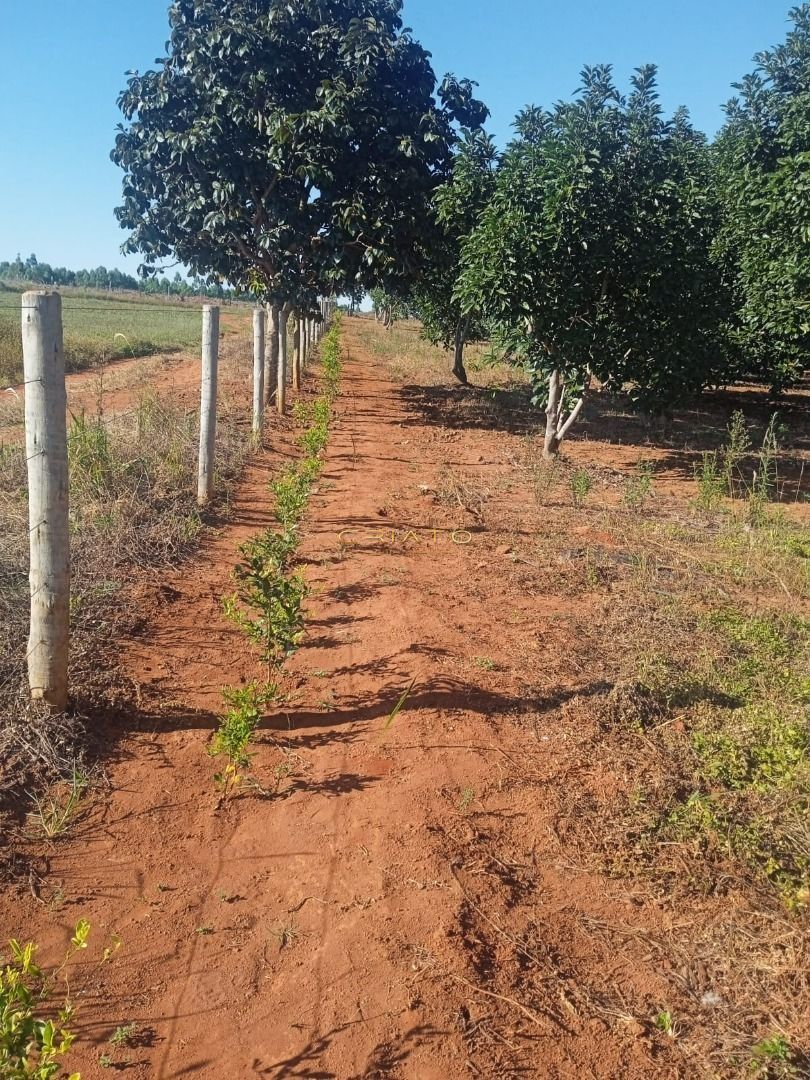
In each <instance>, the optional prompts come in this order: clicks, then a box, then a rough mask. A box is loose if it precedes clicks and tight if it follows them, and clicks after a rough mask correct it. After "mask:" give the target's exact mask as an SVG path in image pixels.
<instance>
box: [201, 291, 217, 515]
mask: <svg viewBox="0 0 810 1080" xmlns="http://www.w3.org/2000/svg"><path fill="white" fill-rule="evenodd" d="M202 319H203V332H202V385H201V391H200V458H199V464H198V471H197V502H198V503H199V505H200V506H205V505H206V503H208V502H210V501H211V496H212V495H213V493H214V452H215V448H216V438H217V363H218V360H219V308H218V307H212V306H211V305H209V304H206V305H205V306H204V307H203V309H202Z"/></svg>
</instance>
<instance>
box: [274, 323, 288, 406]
mask: <svg viewBox="0 0 810 1080" xmlns="http://www.w3.org/2000/svg"><path fill="white" fill-rule="evenodd" d="M289 318H290V306H289V304H285V305H284V307H283V308H281V310H280V312H279V317H278V369H277V372H276V410H277V411H278V413H279V414H280V415H281V416H283V415H284V413H285V412H286V411H287V323H288V321H289Z"/></svg>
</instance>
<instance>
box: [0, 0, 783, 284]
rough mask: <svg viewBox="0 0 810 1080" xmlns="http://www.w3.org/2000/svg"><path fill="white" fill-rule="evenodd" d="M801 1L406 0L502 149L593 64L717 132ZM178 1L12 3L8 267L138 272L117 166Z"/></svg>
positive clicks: (6, 115) (0, 238)
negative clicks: (129, 88) (637, 82)
mask: <svg viewBox="0 0 810 1080" xmlns="http://www.w3.org/2000/svg"><path fill="white" fill-rule="evenodd" d="M791 6H792V0H501V2H500V3H493V2H492V0H405V21H406V24H407V25H409V26H411V27H412V28H413V30H414V32H415V34H416V36H417V37H418V38H419V39H420V40H421V41H422V42H423V44H424V45H425V46H426V47H427V48H428V49H429V50H430V51H431V52H432V53H433V57H434V66H435V68H436V71H437V74H439V75H440V76H441V75H442V74H443V73H444V72H445V71H453V72H454V73H455V74H457V75H459V76H467V77H469V78H472V79H475V80H477V81H478V82H479V83H480V95H481V96H482V97H483V99H484V100H485V101H486V102H487V104H488V105H489V107H490V109H491V110H492V119H491V121H490V124H489V127H490V130H491V131H492V132H493V133H494V134H495V136H496V137H497V138H498V140H499V141H500V142H503V141H504V140H505V139H506V138H507V137H508V135H509V126H510V124H511V121H512V119H513V117H514V114H515V113H516V112H517V110H518V109H519V108H521V107H522V106H523V105H526V104H529V103H534V104H538V105H549V104H551V103H553V102H554V101H556V100H558V99H559V98H563V97H568V96H570V95H571V93H572V91H573V90H574V89H575V87H576V85H577V82H578V73H579V71H580V69H581V68H582V66H583V65H584V64H594V63H599V62H608V63H612V64H613V65H614V67H615V69H616V73H617V77H618V78H619V80H620V83H621V85H626V80H627V77H628V76H629V74H630V72H631V71H632V69H633V68H634V67H636V66H638V65H639V64H642V63H647V62H654V63H657V64H658V65H659V68H660V82H661V96H662V101H663V103H664V105H665V107H666V108H667V109H668V110H672V109H674V108H675V107H676V106H677V105H680V104H683V105H686V106H688V108H689V109H690V111H691V113H692V116H693V119H694V122H695V124H696V125H697V126H698V127H700V128H702V129H703V130H704V131H707V132H708V133H710V134H712V133H714V132H715V131H716V129H717V128H718V127H719V126H720V124H721V123H722V112H721V106H722V104H723V103H724V102H725V101H726V100H727V99H728V98H729V96H730V94H731V89H730V87H731V83H732V82H734V81H736V80H737V79H739V78H740V77H741V76H742V75H743V74H744V73H745V72H747V71H749V70H750V69H751V67H752V64H751V58H752V56H753V54H754V53H755V52H757V51H758V50H760V49H763V48H767V47H768V46H770V45H773V44H776V43H777V42H779V41H781V40H782V39H783V38H784V35H785V32H786V29H787V13H788V10H789V8H790V7H791ZM167 7H168V3H167V0H37V2H36V3H35V4H34V5H33V6H32V5H31V3H30V0H2V3H1V4H0V259H3V258H13V257H14V256H15V254H16V253H17V252H18V251H19V252H20V253H21V254H22V256H23V258H25V257H26V256H27V255H29V254H30V253H31V252H35V253H36V255H37V256H38V257H39V259H40V260H42V261H47V262H51V263H54V264H59V265H66V266H70V267H72V268H79V267H81V266H98V265H101V264H103V265H105V266H108V267H111V266H120V267H122V268H124V267H128V268H129V269H130V270H133V269H134V267H135V266H137V262H138V260H137V259H132V258H131V259H129V260H126V261H125V260H124V259H123V257H122V256H121V255H120V253H119V246H120V244H121V241H122V239H123V235H124V234H123V233H122V232H121V231H120V230H119V228H118V225H117V223H116V221H115V219H114V217H113V207H114V206H115V205H116V203H117V201H118V194H119V189H120V175H119V172H118V170H117V169H116V168H115V167H114V166H113V165H112V164H111V162H110V160H109V151H110V148H111V146H112V142H113V137H114V129H115V125H116V123H117V121H118V112H117V108H116V104H115V101H116V97H117V94H118V91H119V90H120V89H121V87H122V86H123V83H124V72H125V70H126V69H127V68H139V69H141V70H143V69H144V68H146V67H148V66H150V65H151V64H152V62H153V60H154V58H155V57H156V56H159V55H160V54H161V53H162V51H163V43H164V42H165V39H166V37H167V21H166V11H167Z"/></svg>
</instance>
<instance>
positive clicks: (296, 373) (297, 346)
mask: <svg viewBox="0 0 810 1080" xmlns="http://www.w3.org/2000/svg"><path fill="white" fill-rule="evenodd" d="M302 322H303V320H302V318H301V313H300V312H296V313H295V330H294V331H293V387H294V389H296V390H300V389H301V339H302V326H301V324H302Z"/></svg>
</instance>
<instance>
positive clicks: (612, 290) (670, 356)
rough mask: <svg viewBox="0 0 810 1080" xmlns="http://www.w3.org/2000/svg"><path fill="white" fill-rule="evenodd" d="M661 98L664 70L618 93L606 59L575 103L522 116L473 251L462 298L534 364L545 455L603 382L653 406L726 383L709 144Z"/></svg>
mask: <svg viewBox="0 0 810 1080" xmlns="http://www.w3.org/2000/svg"><path fill="white" fill-rule="evenodd" d="M657 97H658V95H657V91H656V69H655V68H654V67H652V66H647V67H642V68H639V69H638V70H637V71H636V73H635V75H634V76H633V78H632V91H631V93H630V94H629V96H627V97H623V96H622V95H620V94H619V92H618V91H617V89H616V87H615V85H614V82H613V78H612V73H611V68H610V67H608V66H598V67H594V68H586V69H585V70H584V72H583V76H582V87H581V90H580V93H579V95H578V96H577V98H576V99H575V100H574V101H573V102H570V103H560V104H558V105H556V106H555V107H554V109H552V110H551V111H550V112H547V111H544V110H542V109H539V108H535V107H531V108H528V109H526V110H524V111H523V112H522V113H521V114H520V115H519V116H518V118H517V121H516V125H515V126H516V129H517V138H516V139H515V141H514V142H513V143H512V144H511V145H510V146H509V147H508V149H507V151H506V153H505V155H504V158H503V161H502V164H501V168H500V170H499V173H498V178H497V183H496V185H495V192H494V195H493V197H492V199H491V201H490V203H489V205H488V206H487V208H486V210H485V211H484V213H483V215H482V218H481V223H480V225H479V226H478V227H477V228H476V229H475V230H474V231H473V233H472V235H471V237H470V238H469V240H468V241H467V242H466V243H465V244H464V245H463V251H462V274H461V277H460V280H459V285H458V288H457V290H456V298H457V299H458V301H459V302H460V304H461V306H462V309H463V310H464V311H467V312H471V311H481V312H483V313H484V314H485V315H487V316H490V317H492V318H493V319H495V320H497V321H498V322H499V323H500V324H501V325H502V328H503V330H504V332H505V336H506V338H507V340H508V341H509V342H510V346H511V351H513V352H514V353H515V354H516V355H520V356H522V358H523V359H524V361H525V363H526V365H527V367H528V370H529V371H530V373H531V375H532V378H533V381H534V385H535V400H536V401H537V402H538V403H539V402H540V401H545V403H546V412H547V429H546V443H545V453H546V455H547V456H554V455H555V454H556V453H557V452H558V450H559V446H560V443H561V442H562V440H563V438H564V437H565V435H566V434H567V432H568V431H569V429H570V427H571V425H572V423H573V422H574V421H575V419H576V417H577V416H578V415H579V412H580V410H581V409H582V405H583V401H584V397H585V392H586V391H587V389H588V387H589V385H590V383H591V380H592V378H593V377H594V376H595V377H596V378H597V379H599V380H600V381H601V382H602V383H603V384H607V385H608V386H614V387H620V386H621V385H623V384H625V383H630V384H631V385H632V387H633V392H634V393H635V394H636V396H637V397H639V398H641V399H643V400H644V401H646V402H647V403H649V404H653V403H654V404H658V405H662V404H666V405H668V404H670V403H672V402H674V401H675V400H677V399H678V398H681V397H684V396H686V395H687V394H691V393H692V392H694V391H696V390H698V389H700V388H701V387H702V386H704V385H706V384H707V383H708V382H713V381H715V380H716V379H718V378H720V377H722V372H723V370H724V364H725V361H724V358H723V356H722V352H721V351H720V350H719V348H718V332H717V327H718V322H719V319H720V315H721V312H722V311H723V302H724V301H723V292H722V289H721V287H720V282H719V280H718V274H717V272H716V270H715V267H714V265H713V263H712V261H711V258H710V251H711V243H712V239H713V236H714V232H715V217H716V210H715V207H714V205H713V201H712V195H711V183H710V157H709V151H708V148H707V146H706V142H705V139H704V138H703V136H701V135H699V134H697V133H696V132H695V131H694V130H693V129H692V127H691V125H690V123H689V120H688V117H687V114H686V113H685V112H684V111H679V112H678V113H676V115H675V117H674V118H673V119H672V120H664V119H663V118H662V115H661V110H660V107H659V105H658V100H657Z"/></svg>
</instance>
